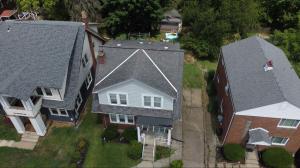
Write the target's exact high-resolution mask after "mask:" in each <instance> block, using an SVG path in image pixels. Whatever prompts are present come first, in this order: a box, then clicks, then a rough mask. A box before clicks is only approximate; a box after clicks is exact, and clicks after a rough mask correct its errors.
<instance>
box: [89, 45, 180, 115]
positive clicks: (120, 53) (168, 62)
mask: <svg viewBox="0 0 300 168" xmlns="http://www.w3.org/2000/svg"><path fill="white" fill-rule="evenodd" d="M118 44H120V45H121V46H118ZM165 47H167V49H166V48H165ZM138 49H139V51H137V50H138ZM103 50H104V53H105V64H99V66H97V73H96V80H95V83H96V84H95V88H94V91H95V92H96V91H98V90H101V89H104V88H106V87H109V86H112V85H114V84H117V83H120V82H123V81H127V80H130V79H135V80H138V81H140V82H143V83H145V84H146V85H149V86H151V87H153V88H155V89H158V90H160V91H162V92H164V93H166V94H168V95H170V96H172V97H174V98H175V99H176V102H175V105H176V106H175V108H174V109H175V110H174V111H175V112H174V116H173V117H174V118H179V117H180V108H181V97H180V96H179V97H177V96H178V95H181V90H182V72H183V51H182V50H180V48H179V44H171V43H160V42H145V41H144V42H143V43H140V42H139V41H111V42H109V43H107V44H106V45H104V46H103ZM135 51H137V52H136V53H135V54H134V55H133V56H132V57H131V58H129V59H128V60H127V61H126V62H124V64H122V65H121V66H120V67H119V68H118V69H116V70H115V71H114V72H112V71H113V70H114V69H115V68H116V67H117V66H118V65H120V64H121V63H122V62H123V61H124V60H126V59H127V58H128V57H129V56H130V55H131V54H132V53H133V52H135ZM144 51H145V52H146V53H147V54H148V56H149V57H150V58H151V59H152V60H153V62H154V63H155V64H156V65H157V67H158V68H159V69H160V70H161V71H162V73H163V74H164V75H165V76H166V78H167V79H168V80H169V81H170V82H171V84H172V85H173V86H174V87H175V89H176V90H177V92H176V91H175V89H174V88H173V87H172V86H171V85H170V84H169V83H168V81H167V80H166V79H165V77H164V76H163V75H162V74H161V73H160V72H159V70H158V69H157V68H156V67H155V65H154V64H153V63H152V62H151V60H150V59H149V58H148V57H147V54H145V53H144ZM110 72H112V73H111V74H110V75H109V76H108V77H107V78H105V77H106V76H107V75H108V74H109V73H110ZM103 78H105V79H104V80H103V81H102V82H100V83H99V84H98V85H97V83H98V82H99V81H101V80H102V79H103Z"/></svg>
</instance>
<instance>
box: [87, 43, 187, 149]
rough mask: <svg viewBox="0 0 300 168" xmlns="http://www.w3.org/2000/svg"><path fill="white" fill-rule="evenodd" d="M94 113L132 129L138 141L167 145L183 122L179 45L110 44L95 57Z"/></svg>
mask: <svg viewBox="0 0 300 168" xmlns="http://www.w3.org/2000/svg"><path fill="white" fill-rule="evenodd" d="M98 64H100V65H98V66H97V71H96V77H95V87H94V90H93V112H94V113H99V114H100V115H101V117H102V120H103V124H104V125H105V126H108V125H109V124H116V125H117V126H118V127H119V128H120V129H122V128H126V127H136V128H137V135H138V141H140V142H142V141H143V136H142V135H152V138H153V137H155V139H156V140H159V141H157V142H161V143H163V144H165V145H166V144H167V145H170V143H171V132H172V125H173V121H176V120H178V119H180V118H181V90H182V88H181V86H182V85H181V81H182V71H183V51H182V50H180V49H179V45H178V44H169V43H159V42H146V41H111V42H109V43H108V44H106V45H104V46H103V49H102V51H101V52H100V53H99V57H98Z"/></svg>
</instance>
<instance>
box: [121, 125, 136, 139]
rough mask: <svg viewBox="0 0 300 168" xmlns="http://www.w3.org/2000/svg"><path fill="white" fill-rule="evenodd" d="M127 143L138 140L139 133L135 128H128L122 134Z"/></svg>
mask: <svg viewBox="0 0 300 168" xmlns="http://www.w3.org/2000/svg"><path fill="white" fill-rule="evenodd" d="M122 136H123V137H124V139H125V140H126V141H127V142H130V141H134V140H137V132H136V129H135V128H126V129H125V130H124V132H123V134H122Z"/></svg>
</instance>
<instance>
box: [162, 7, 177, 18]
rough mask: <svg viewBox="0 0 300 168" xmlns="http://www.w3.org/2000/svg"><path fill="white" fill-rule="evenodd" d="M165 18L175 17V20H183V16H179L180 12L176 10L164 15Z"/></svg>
mask: <svg viewBox="0 0 300 168" xmlns="http://www.w3.org/2000/svg"><path fill="white" fill-rule="evenodd" d="M164 16H165V17H175V18H181V15H180V14H179V12H178V11H177V10H176V9H172V10H169V11H166V12H165V13H164Z"/></svg>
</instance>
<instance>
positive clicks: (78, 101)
mask: <svg viewBox="0 0 300 168" xmlns="http://www.w3.org/2000/svg"><path fill="white" fill-rule="evenodd" d="M81 103H82V97H81V94H80V92H79V93H78V95H77V97H76V101H75V111H78V109H79V107H80V105H81Z"/></svg>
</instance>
